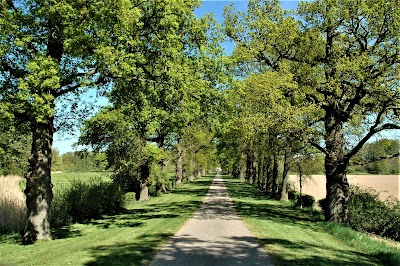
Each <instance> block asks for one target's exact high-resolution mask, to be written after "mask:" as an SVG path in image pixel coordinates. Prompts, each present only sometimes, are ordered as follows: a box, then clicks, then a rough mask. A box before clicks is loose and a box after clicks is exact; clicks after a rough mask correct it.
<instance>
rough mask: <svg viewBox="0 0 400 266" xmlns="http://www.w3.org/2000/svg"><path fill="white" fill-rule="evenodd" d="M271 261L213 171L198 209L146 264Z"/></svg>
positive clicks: (267, 262)
mask: <svg viewBox="0 0 400 266" xmlns="http://www.w3.org/2000/svg"><path fill="white" fill-rule="evenodd" d="M161 265H162V266H164V265H190V266H197V265H207V266H210V265H273V263H272V261H271V259H270V258H269V256H268V255H267V253H266V252H265V251H264V250H263V249H262V247H261V246H260V245H259V244H258V243H257V240H256V238H255V237H254V235H252V234H251V233H250V231H249V230H248V229H247V228H246V226H245V225H244V223H243V222H242V221H241V220H240V219H239V217H238V216H237V214H236V212H235V210H234V208H233V205H232V203H231V200H230V198H229V196H228V193H227V189H226V187H225V185H224V181H223V180H222V179H221V176H219V175H217V176H216V177H215V179H214V181H213V183H212V185H211V186H210V189H209V191H208V193H207V196H206V197H205V199H204V201H203V203H202V205H201V206H200V208H199V210H198V211H197V212H196V213H195V215H194V216H193V218H192V219H191V220H189V221H188V222H187V223H186V224H185V225H184V227H183V228H182V229H181V230H180V231H179V232H178V233H177V234H176V235H175V236H174V237H173V238H172V240H171V241H170V242H169V243H168V244H167V245H166V246H164V247H163V248H162V249H161V251H160V253H159V254H158V255H156V257H155V258H154V260H153V261H152V262H151V264H150V266H161Z"/></svg>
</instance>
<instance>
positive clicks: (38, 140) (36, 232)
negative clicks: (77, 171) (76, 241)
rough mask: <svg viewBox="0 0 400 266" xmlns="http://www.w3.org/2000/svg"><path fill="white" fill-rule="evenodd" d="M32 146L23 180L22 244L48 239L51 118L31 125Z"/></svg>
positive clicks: (51, 192) (50, 195) (50, 196)
mask: <svg viewBox="0 0 400 266" xmlns="http://www.w3.org/2000/svg"><path fill="white" fill-rule="evenodd" d="M31 128H32V147H31V156H30V157H29V169H28V172H27V174H26V176H25V178H26V189H25V195H26V206H27V222H26V227H25V230H24V233H23V243H24V244H32V243H34V242H35V241H36V240H50V239H51V235H50V222H49V218H50V217H49V214H50V206H51V201H52V199H53V191H52V184H51V160H52V154H51V148H52V145H53V133H54V128H53V118H51V119H49V121H48V122H47V123H33V124H32V126H31Z"/></svg>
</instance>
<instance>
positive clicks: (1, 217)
mask: <svg viewBox="0 0 400 266" xmlns="http://www.w3.org/2000/svg"><path fill="white" fill-rule="evenodd" d="M21 179H22V178H21V177H18V176H5V177H4V176H0V232H2V233H9V232H19V231H22V230H23V229H24V226H25V220H26V219H25V217H26V205H25V195H24V193H23V192H22V189H21V188H20V186H19V182H20V181H21Z"/></svg>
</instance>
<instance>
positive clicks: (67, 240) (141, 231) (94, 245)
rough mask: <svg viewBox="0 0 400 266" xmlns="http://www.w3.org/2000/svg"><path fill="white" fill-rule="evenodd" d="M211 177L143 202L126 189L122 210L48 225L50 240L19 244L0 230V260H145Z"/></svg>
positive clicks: (59, 262) (19, 262)
mask: <svg viewBox="0 0 400 266" xmlns="http://www.w3.org/2000/svg"><path fill="white" fill-rule="evenodd" d="M212 179H213V176H205V177H203V178H201V179H198V180H196V181H194V182H192V183H187V184H184V185H182V186H179V187H177V188H174V189H173V191H172V193H169V194H164V195H162V196H160V197H154V198H151V199H150V200H149V201H147V202H136V201H133V200H130V199H131V198H133V197H129V195H128V200H127V204H126V211H125V212H124V213H122V214H118V215H112V216H105V217H103V218H102V219H98V220H92V221H91V222H89V223H87V224H74V225H71V226H68V227H62V228H59V229H56V230H53V232H52V233H53V237H54V238H55V240H53V241H41V242H38V243H36V244H34V245H30V246H22V245H20V243H19V236H17V235H13V236H10V235H7V236H2V237H0V265H147V264H148V263H149V261H150V260H151V259H152V257H153V256H154V255H155V254H156V252H157V250H158V249H159V248H160V246H161V245H162V244H164V243H165V242H166V241H168V239H170V238H171V237H172V236H173V235H174V234H175V232H176V231H177V230H179V228H181V227H182V225H183V224H184V223H185V221H186V220H187V219H188V218H190V217H191V216H192V214H193V212H194V211H195V210H197V208H198V207H199V205H200V203H201V201H202V199H203V198H204V196H205V195H206V193H207V191H208V188H209V186H210V184H211V182H212Z"/></svg>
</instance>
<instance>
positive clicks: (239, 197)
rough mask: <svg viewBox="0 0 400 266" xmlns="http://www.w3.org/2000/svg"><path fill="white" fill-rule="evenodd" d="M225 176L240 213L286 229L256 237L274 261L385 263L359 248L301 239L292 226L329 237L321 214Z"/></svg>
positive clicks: (353, 263) (338, 263)
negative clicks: (279, 232)
mask: <svg viewBox="0 0 400 266" xmlns="http://www.w3.org/2000/svg"><path fill="white" fill-rule="evenodd" d="M226 180H227V182H226V185H227V187H228V190H229V194H230V196H231V197H232V198H233V199H234V206H235V208H236V210H237V212H238V213H239V215H240V216H242V217H247V218H250V219H256V220H258V221H260V224H265V225H268V228H271V230H272V229H275V227H274V225H279V228H280V229H279V230H287V231H285V232H284V234H285V235H286V236H285V237H282V238H280V237H276V236H275V237H273V236H272V235H273V234H272V233H268V232H266V233H262V234H261V235H268V236H269V237H266V238H261V239H259V242H260V244H261V245H262V246H263V247H265V248H266V249H267V250H270V254H271V256H272V257H273V260H274V261H275V262H276V263H277V265H324V266H325V265H335V266H337V265H384V264H382V263H381V261H380V259H379V258H378V257H377V256H374V255H371V254H368V253H367V252H358V251H356V250H354V249H353V248H351V247H349V246H345V245H344V244H343V246H337V245H330V243H318V241H316V240H314V239H313V237H311V236H310V238H307V239H302V237H301V235H295V234H296V233H295V232H293V231H291V230H292V229H293V228H296V230H298V231H297V232H299V231H301V232H302V233H301V234H305V236H307V235H313V233H317V232H320V233H321V234H324V233H325V234H326V235H327V237H328V235H329V234H328V233H326V231H325V230H324V229H323V228H322V227H321V223H322V222H323V220H322V216H321V215H320V214H318V213H315V212H311V211H310V210H300V209H297V208H294V207H293V206H292V205H291V204H290V203H283V202H279V201H275V200H268V198H267V197H266V195H265V194H264V193H262V192H261V191H259V190H258V189H256V188H254V187H252V186H250V185H247V184H243V183H241V182H240V181H239V180H237V179H232V178H230V177H226ZM259 230H262V229H261V228H259ZM260 232H261V231H260ZM280 235H282V234H280ZM270 236H271V237H270ZM329 237H332V236H330V235H329ZM327 241H328V240H327ZM327 247H329V251H328V252H327V250H326V249H327Z"/></svg>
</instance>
